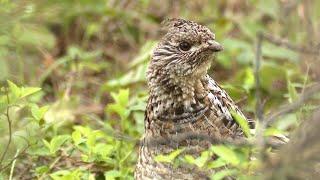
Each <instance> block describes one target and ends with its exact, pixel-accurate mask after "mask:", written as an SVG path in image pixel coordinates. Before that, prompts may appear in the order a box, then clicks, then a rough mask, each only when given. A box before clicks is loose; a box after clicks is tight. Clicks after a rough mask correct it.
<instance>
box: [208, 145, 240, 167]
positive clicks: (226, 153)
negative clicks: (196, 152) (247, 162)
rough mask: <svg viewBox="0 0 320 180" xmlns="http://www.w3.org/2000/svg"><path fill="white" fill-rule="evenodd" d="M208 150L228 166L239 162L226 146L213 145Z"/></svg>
mask: <svg viewBox="0 0 320 180" xmlns="http://www.w3.org/2000/svg"><path fill="white" fill-rule="evenodd" d="M210 150H211V151H212V152H214V153H215V154H216V155H218V156H219V157H220V158H221V159H223V160H225V161H226V162H228V163H230V164H233V165H237V164H239V162H240V160H239V159H238V157H237V154H236V153H235V152H234V151H233V150H232V149H230V148H229V147H227V146H224V145H213V146H212V147H211V148H210Z"/></svg>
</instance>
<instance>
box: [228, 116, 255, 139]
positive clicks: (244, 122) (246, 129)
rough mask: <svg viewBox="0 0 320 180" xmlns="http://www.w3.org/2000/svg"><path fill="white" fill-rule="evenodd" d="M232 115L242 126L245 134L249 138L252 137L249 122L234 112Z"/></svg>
mask: <svg viewBox="0 0 320 180" xmlns="http://www.w3.org/2000/svg"><path fill="white" fill-rule="evenodd" d="M231 115H232V117H233V118H234V120H235V121H236V122H237V123H238V124H239V125H240V127H241V129H242V131H243V132H244V134H245V135H246V136H247V137H251V134H250V128H249V123H248V121H247V120H246V119H245V118H244V117H243V116H241V115H240V114H238V113H237V112H236V111H234V110H232V111H231Z"/></svg>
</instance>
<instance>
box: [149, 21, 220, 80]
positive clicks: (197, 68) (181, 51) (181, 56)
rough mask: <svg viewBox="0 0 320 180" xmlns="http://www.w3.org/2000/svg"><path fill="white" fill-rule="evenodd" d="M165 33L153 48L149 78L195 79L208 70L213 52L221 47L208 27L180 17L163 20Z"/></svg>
mask: <svg viewBox="0 0 320 180" xmlns="http://www.w3.org/2000/svg"><path fill="white" fill-rule="evenodd" d="M162 24H164V26H165V28H166V32H167V33H166V34H165V35H164V36H163V38H162V39H161V41H160V42H159V44H158V46H157V47H156V48H155V49H154V51H153V55H152V58H151V63H150V66H149V69H148V79H149V81H150V80H151V79H152V78H156V77H155V76H157V78H161V79H168V78H170V79H175V81H177V82H178V81H179V79H185V78H191V79H197V78H199V77H201V76H203V75H205V74H206V73H207V69H208V68H209V67H210V62H211V61H210V60H211V57H213V55H214V54H215V53H216V52H218V51H221V50H222V49H223V48H222V46H221V45H220V44H219V43H218V42H217V41H215V34H214V33H212V32H211V31H210V29H208V28H207V27H205V26H203V25H200V24H197V23H195V22H192V21H188V20H183V19H169V20H166V21H165V22H164V23H162Z"/></svg>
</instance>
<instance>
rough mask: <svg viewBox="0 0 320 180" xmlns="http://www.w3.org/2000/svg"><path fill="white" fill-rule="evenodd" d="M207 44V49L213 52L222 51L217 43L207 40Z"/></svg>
mask: <svg viewBox="0 0 320 180" xmlns="http://www.w3.org/2000/svg"><path fill="white" fill-rule="evenodd" d="M207 44H208V49H210V50H211V51H213V52H219V51H222V50H223V47H222V46H221V45H220V44H219V43H218V42H217V41H214V40H209V41H207Z"/></svg>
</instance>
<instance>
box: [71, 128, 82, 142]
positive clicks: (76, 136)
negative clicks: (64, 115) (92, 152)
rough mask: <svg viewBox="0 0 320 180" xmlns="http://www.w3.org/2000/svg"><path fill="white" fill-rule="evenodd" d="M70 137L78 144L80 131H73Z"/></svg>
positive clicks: (80, 140) (80, 139)
mask: <svg viewBox="0 0 320 180" xmlns="http://www.w3.org/2000/svg"><path fill="white" fill-rule="evenodd" d="M71 137H72V140H73V142H74V144H75V145H79V144H80V143H82V138H81V133H80V131H77V130H76V131H73V132H72V135H71Z"/></svg>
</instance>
